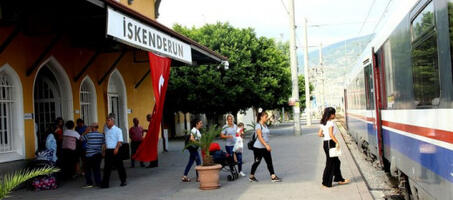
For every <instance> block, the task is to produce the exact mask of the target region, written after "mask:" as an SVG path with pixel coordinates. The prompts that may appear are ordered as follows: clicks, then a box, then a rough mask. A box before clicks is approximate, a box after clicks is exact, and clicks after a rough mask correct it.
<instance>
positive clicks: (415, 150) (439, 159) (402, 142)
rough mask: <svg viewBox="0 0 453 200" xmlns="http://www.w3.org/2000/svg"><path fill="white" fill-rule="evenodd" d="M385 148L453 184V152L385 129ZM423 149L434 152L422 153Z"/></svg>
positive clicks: (383, 131)
mask: <svg viewBox="0 0 453 200" xmlns="http://www.w3.org/2000/svg"><path fill="white" fill-rule="evenodd" d="M382 133H383V140H384V146H390V147H391V148H392V149H393V150H397V151H399V152H400V153H402V154H403V155H405V156H407V157H408V158H410V159H411V160H413V161H415V162H417V163H419V164H421V165H422V166H423V167H425V168H427V169H429V170H431V171H432V172H434V173H436V174H437V175H439V176H441V177H443V178H445V179H447V180H448V181H450V182H453V151H452V150H449V149H446V148H443V147H440V146H436V145H433V144H430V143H427V142H424V141H421V140H417V139H414V138H411V137H407V136H404V135H401V134H398V133H395V132H393V131H390V130H387V129H383V130H382ZM421 149H425V150H434V151H433V152H432V153H421V152H420V151H421Z"/></svg>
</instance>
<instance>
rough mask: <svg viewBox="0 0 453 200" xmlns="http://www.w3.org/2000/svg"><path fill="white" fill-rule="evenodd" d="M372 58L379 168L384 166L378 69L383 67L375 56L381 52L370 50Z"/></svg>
mask: <svg viewBox="0 0 453 200" xmlns="http://www.w3.org/2000/svg"><path fill="white" fill-rule="evenodd" d="M371 52H372V56H373V67H372V69H373V70H372V71H373V80H374V81H373V84H374V89H375V92H374V93H373V96H372V97H373V98H374V102H373V103H374V111H375V113H376V115H375V118H374V119H375V120H374V121H375V123H374V124H375V126H376V140H377V151H378V152H377V154H376V155H377V156H378V159H379V163H380V164H381V166H382V167H383V166H384V159H383V156H384V151H383V140H382V120H381V108H382V99H381V97H382V90H381V75H380V70H379V69H380V68H382V67H383V62H382V60H378V57H377V56H376V55H380V54H382V52H378V53H375V52H374V48H373V49H372V50H371Z"/></svg>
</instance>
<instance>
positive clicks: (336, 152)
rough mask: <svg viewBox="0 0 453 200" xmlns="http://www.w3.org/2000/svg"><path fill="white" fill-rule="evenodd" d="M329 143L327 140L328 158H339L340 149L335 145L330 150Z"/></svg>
mask: <svg viewBox="0 0 453 200" xmlns="http://www.w3.org/2000/svg"><path fill="white" fill-rule="evenodd" d="M330 141H331V140H329V157H331V158H333V157H338V156H341V149H340V147H339V146H338V145H335V147H334V148H330Z"/></svg>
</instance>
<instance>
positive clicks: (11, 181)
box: [0, 167, 59, 199]
mask: <svg viewBox="0 0 453 200" xmlns="http://www.w3.org/2000/svg"><path fill="white" fill-rule="evenodd" d="M58 171H59V169H57V168H53V167H44V168H39V169H33V170H28V169H24V170H19V171H16V172H14V173H12V174H5V175H3V177H2V179H1V180H0V199H3V198H6V197H7V195H8V194H9V193H10V192H11V191H12V190H13V189H14V188H16V187H17V186H18V185H20V184H21V183H23V182H25V181H27V180H28V179H31V178H34V177H36V176H41V175H47V174H51V173H55V172H58Z"/></svg>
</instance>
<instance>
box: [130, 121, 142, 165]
mask: <svg viewBox="0 0 453 200" xmlns="http://www.w3.org/2000/svg"><path fill="white" fill-rule="evenodd" d="M133 122H134V126H132V127H131V128H130V129H129V138H130V139H131V141H132V142H131V152H132V155H134V154H135V152H137V148H138V146H140V143H142V140H143V128H142V127H141V126H140V125H138V123H139V121H138V119H137V118H134V119H133ZM140 166H141V167H145V164H144V163H143V162H140ZM134 167H135V160H134V159H133V158H132V156H131V168H134Z"/></svg>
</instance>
